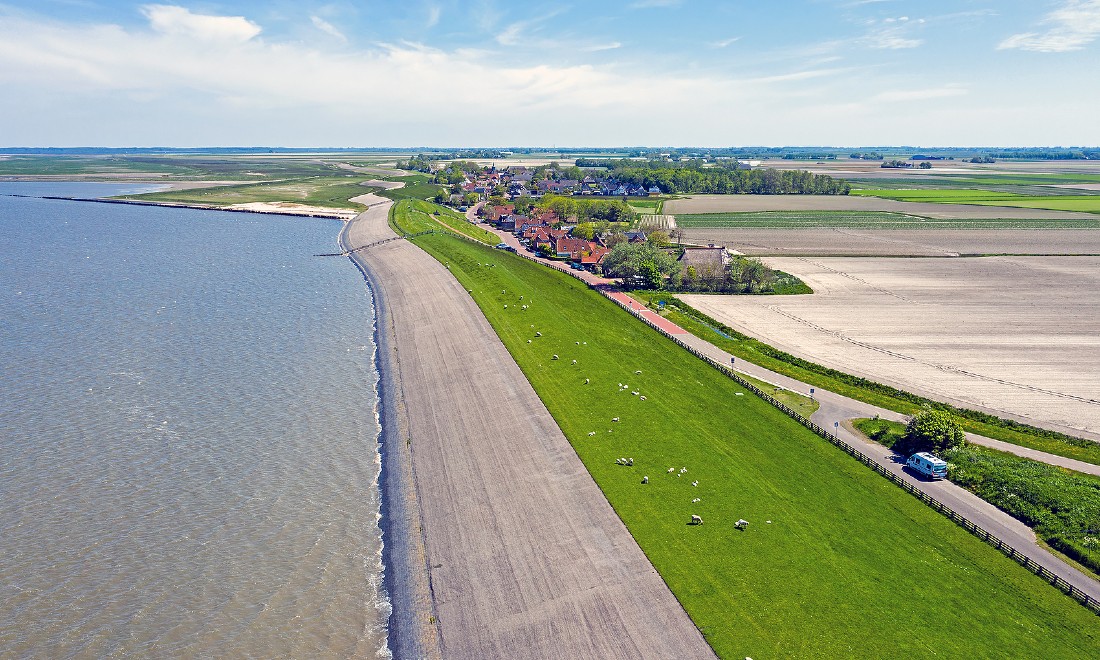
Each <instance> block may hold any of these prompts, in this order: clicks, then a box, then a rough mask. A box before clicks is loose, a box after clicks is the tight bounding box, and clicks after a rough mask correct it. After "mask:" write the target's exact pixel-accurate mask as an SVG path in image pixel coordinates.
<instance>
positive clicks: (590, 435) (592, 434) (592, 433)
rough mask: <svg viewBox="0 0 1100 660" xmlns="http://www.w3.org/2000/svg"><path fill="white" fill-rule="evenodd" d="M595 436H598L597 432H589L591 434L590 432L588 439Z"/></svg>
mask: <svg viewBox="0 0 1100 660" xmlns="http://www.w3.org/2000/svg"><path fill="white" fill-rule="evenodd" d="M594 435H596V432H595V431H589V432H588V437H592V436H594Z"/></svg>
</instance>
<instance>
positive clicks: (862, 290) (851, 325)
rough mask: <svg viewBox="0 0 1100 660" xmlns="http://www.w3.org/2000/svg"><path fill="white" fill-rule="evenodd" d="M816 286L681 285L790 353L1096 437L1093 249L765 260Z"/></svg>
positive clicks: (726, 318) (721, 316) (1098, 362)
mask: <svg viewBox="0 0 1100 660" xmlns="http://www.w3.org/2000/svg"><path fill="white" fill-rule="evenodd" d="M766 261H767V263H768V264H769V265H770V266H772V267H776V268H779V269H781V270H784V271H786V272H790V273H793V274H795V275H797V276H798V277H800V278H802V279H803V280H804V281H805V282H806V283H807V284H808V285H809V286H810V287H811V288H813V289H814V291H815V294H814V295H812V296H787V297H783V298H776V297H771V298H768V299H761V298H757V297H744V296H742V297H738V296H681V297H682V298H683V299H684V300H685V302H687V303H688V304H689V305H692V306H693V307H696V308H697V309H699V310H700V311H702V312H704V313H706V314H708V315H709V316H712V317H714V318H716V319H718V320H720V321H722V322H723V323H726V324H727V325H729V326H731V327H733V328H734V329H736V330H738V331H740V332H743V333H744V334H747V335H750V336H753V337H757V338H759V339H761V340H763V341H765V342H766V343H768V344H770V345H772V346H775V347H777V348H779V349H781V350H784V351H787V352H789V353H792V354H794V355H797V356H800V357H803V358H806V359H809V360H811V361H814V362H817V363H819V364H823V365H825V366H828V367H832V368H834V369H838V370H840V371H843V372H846V373H851V374H855V375H858V376H863V377H866V378H869V379H871V380H875V381H878V382H882V383H886V384H888V385H892V386H895V387H898V388H900V389H903V390H907V391H911V392H914V393H917V394H921V395H923V396H928V397H930V398H933V399H937V400H942V401H946V402H948V403H952V404H954V405H958V406H961V407H965V408H971V409H976V410H983V411H986V412H990V413H992V414H995V415H998V416H1001V417H1008V418H1015V419H1021V420H1022V421H1030V423H1033V424H1036V425H1039V426H1044V427H1047V428H1052V429H1054V430H1058V431H1063V432H1066V433H1070V434H1072V435H1085V436H1086V437H1095V438H1100V402H1098V401H1096V396H1095V376H1094V374H1096V373H1098V372H1100V341H1098V340H1097V337H1096V333H1095V329H1094V325H1095V319H1096V318H1100V294H1098V293H1097V291H1100V282H1097V279H1098V277H1100V276H1098V273H1100V267H1098V266H1100V259H1097V258H1095V257H989V258H969V259H878V258H865V259H846V258H815V259H791V258H775V259H767V260H766Z"/></svg>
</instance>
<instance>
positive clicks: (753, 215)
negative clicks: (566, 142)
mask: <svg viewBox="0 0 1100 660" xmlns="http://www.w3.org/2000/svg"><path fill="white" fill-rule="evenodd" d="M906 192H910V191H906ZM676 224H677V225H678V226H680V227H683V228H685V229H703V228H721V229H737V228H754V229H756V228H759V229H812V228H820V227H840V228H846V229H1100V218H1097V219H1096V220H1091V219H1068V220H1053V219H1017V218H966V219H960V218H927V217H922V216H918V215H907V214H904V213H891V212H888V211H757V212H749V213H698V214H686V215H677V216H676Z"/></svg>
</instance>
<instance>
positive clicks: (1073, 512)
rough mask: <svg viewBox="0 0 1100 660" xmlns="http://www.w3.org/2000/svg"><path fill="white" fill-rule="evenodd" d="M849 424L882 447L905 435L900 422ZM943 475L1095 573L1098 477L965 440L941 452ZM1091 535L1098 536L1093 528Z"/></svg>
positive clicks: (1099, 566)
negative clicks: (1091, 538) (945, 464)
mask: <svg viewBox="0 0 1100 660" xmlns="http://www.w3.org/2000/svg"><path fill="white" fill-rule="evenodd" d="M853 425H854V426H855V427H856V428H857V429H859V431H860V432H861V433H863V434H864V435H866V436H867V437H868V438H871V439H872V440H874V441H876V442H879V443H881V444H882V445H884V446H886V447H893V445H894V443H896V442H897V441H898V440H900V439H901V438H903V437H904V436H905V425H904V424H899V423H898V422H891V421H888V420H884V419H857V420H853ZM943 458H944V459H945V460H947V461H948V466H949V468H948V478H949V479H950V480H951V481H953V482H954V483H956V484H958V485H960V486H962V487H963V488H965V489H967V490H969V491H970V492H972V493H974V494H975V495H977V496H978V497H980V498H982V499H983V500H985V501H987V502H989V503H990V504H993V505H994V506H996V507H997V508H998V509H1000V510H1002V511H1004V512H1006V513H1008V514H1009V515H1011V516H1012V517H1014V518H1016V519H1018V520H1020V521H1021V522H1023V523H1024V524H1026V525H1027V526H1028V527H1031V528H1032V529H1034V530H1035V532H1036V533H1037V534H1038V535H1039V537H1040V538H1041V539H1043V540H1044V541H1046V542H1047V543H1048V544H1049V545H1051V546H1052V547H1054V548H1055V549H1057V550H1059V551H1062V552H1065V553H1067V554H1069V555H1070V557H1071V558H1072V559H1074V560H1075V561H1077V562H1078V563H1079V564H1080V565H1083V566H1084V567H1085V569H1086V570H1089V571H1092V572H1093V573H1095V574H1097V575H1100V543H1096V542H1095V541H1090V542H1089V544H1090V545H1091V544H1093V543H1095V544H1096V547H1095V548H1094V547H1090V545H1086V544H1085V541H1084V539H1085V538H1086V537H1087V536H1088V531H1089V530H1097V529H1100V477H1095V476H1092V475H1089V474H1081V473H1079V472H1071V471H1070V470H1064V469H1062V468H1058V467H1054V466H1053V465H1047V464H1046V463H1040V462H1038V461H1033V460H1031V459H1028V458H1022V457H1020V456H1015V455H1013V454H1006V453H1004V452H999V451H995V450H993V449H988V448H986V447H975V446H973V445H967V446H965V447H963V448H961V449H958V450H955V451H952V452H948V453H946V454H945V455H944V456H943ZM1092 535H1093V536H1100V535H1098V534H1096V532H1095V531H1093V532H1092Z"/></svg>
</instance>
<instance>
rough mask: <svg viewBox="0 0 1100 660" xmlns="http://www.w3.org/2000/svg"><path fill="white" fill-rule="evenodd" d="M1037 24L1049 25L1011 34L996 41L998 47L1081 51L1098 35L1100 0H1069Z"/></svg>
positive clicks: (1002, 48)
mask: <svg viewBox="0 0 1100 660" xmlns="http://www.w3.org/2000/svg"><path fill="white" fill-rule="evenodd" d="M1040 25H1048V26H1050V28H1049V29H1048V30H1046V31H1045V32H1023V33H1020V34H1014V35H1012V36H1010V37H1008V38H1007V39H1005V40H1004V41H1002V42H1001V43H1000V44H998V45H997V49H998V50H1009V49H1020V50H1030V51H1035V52H1039V53H1064V52H1067V51H1073V50H1081V49H1082V48H1084V47H1085V46H1087V45H1089V44H1091V43H1092V42H1093V41H1096V39H1097V38H1100V0H1069V1H1068V2H1066V4H1065V5H1063V6H1062V7H1060V8H1059V9H1056V10H1054V11H1052V12H1051V13H1049V14H1047V15H1046V17H1045V18H1044V19H1043V20H1042V21H1041V22H1040Z"/></svg>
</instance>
